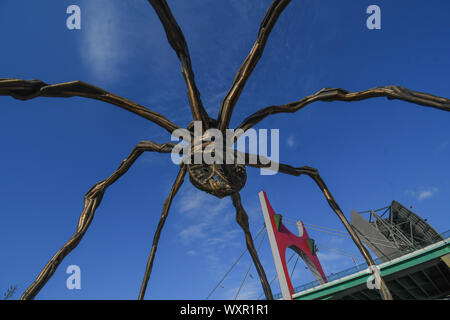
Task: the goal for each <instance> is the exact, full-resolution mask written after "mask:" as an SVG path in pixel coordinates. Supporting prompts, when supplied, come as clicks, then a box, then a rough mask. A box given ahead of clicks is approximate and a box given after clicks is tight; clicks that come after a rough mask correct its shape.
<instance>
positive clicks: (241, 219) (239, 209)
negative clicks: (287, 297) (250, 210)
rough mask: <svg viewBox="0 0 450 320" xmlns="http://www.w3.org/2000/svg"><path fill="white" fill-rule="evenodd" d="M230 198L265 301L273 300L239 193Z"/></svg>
mask: <svg viewBox="0 0 450 320" xmlns="http://www.w3.org/2000/svg"><path fill="white" fill-rule="evenodd" d="M230 197H231V200H233V205H234V207H235V208H236V222H237V223H238V224H239V225H240V226H241V228H242V230H243V231H244V234H245V242H246V243H247V250H248V252H249V253H250V255H251V257H252V260H253V263H254V264H255V267H256V270H257V271H258V275H259V279H260V281H261V284H262V287H263V290H264V293H265V295H266V299H267V300H273V295H272V289H271V288H270V284H269V282H268V281H267V276H266V273H265V271H264V268H263V266H262V264H261V261H259V258H258V253H257V252H256V249H255V244H254V243H253V238H252V235H251V233H250V226H249V224H248V215H247V212H245V209H244V207H243V206H242V202H241V196H240V194H239V192H235V193H233V194H232V195H231V196H230Z"/></svg>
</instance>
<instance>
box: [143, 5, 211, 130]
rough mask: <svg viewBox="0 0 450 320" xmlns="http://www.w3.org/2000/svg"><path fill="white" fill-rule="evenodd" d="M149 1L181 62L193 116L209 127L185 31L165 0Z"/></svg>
mask: <svg viewBox="0 0 450 320" xmlns="http://www.w3.org/2000/svg"><path fill="white" fill-rule="evenodd" d="M148 2H149V3H150V4H151V5H152V6H153V9H154V10H155V11H156V14H157V15H158V17H159V20H160V21H161V23H162V25H163V27H164V30H165V32H166V36H167V40H168V41H169V43H170V45H171V46H172V48H173V50H174V51H175V53H176V54H177V57H178V59H179V60H180V62H181V72H182V74H183V77H184V81H185V82H186V86H187V90H188V92H187V96H188V99H189V105H190V106H191V112H192V116H193V118H194V120H201V121H202V123H203V125H204V126H206V129H207V128H208V126H209V125H208V123H209V116H208V114H207V112H206V110H205V108H204V107H203V103H202V100H201V99H200V92H199V91H198V89H197V85H196V84H195V79H194V71H193V70H192V64H191V57H190V55H189V48H188V45H187V43H186V39H185V38H184V35H183V32H182V31H181V28H180V26H179V25H178V24H177V21H176V20H175V18H174V16H173V15H172V12H171V11H170V8H169V6H168V4H167V2H166V1H165V0H148Z"/></svg>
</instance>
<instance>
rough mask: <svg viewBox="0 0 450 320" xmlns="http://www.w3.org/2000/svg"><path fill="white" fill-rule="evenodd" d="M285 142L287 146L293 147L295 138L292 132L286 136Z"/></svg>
mask: <svg viewBox="0 0 450 320" xmlns="http://www.w3.org/2000/svg"><path fill="white" fill-rule="evenodd" d="M286 143H287V145H288V147H289V148H293V147H294V145H295V139H294V135H293V134H291V135H290V136H289V137H288V138H287V141H286Z"/></svg>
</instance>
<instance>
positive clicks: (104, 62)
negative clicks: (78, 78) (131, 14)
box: [80, 0, 129, 83]
mask: <svg viewBox="0 0 450 320" xmlns="http://www.w3.org/2000/svg"><path fill="white" fill-rule="evenodd" d="M119 13H120V8H118V3H117V2H115V1H110V0H96V1H85V2H84V4H83V5H82V7H81V14H82V40H81V41H82V45H81V49H80V51H81V56H82V59H83V62H84V64H85V65H86V66H87V68H88V69H89V70H90V72H91V74H92V77H93V78H95V79H96V80H97V81H101V82H103V83H110V82H115V81H116V80H117V79H118V77H119V74H120V70H119V65H120V63H121V62H123V61H125V60H126V59H127V58H129V51H128V50H127V45H126V43H127V40H126V35H125V32H124V31H123V30H122V28H121V24H120V20H119V18H120V15H119Z"/></svg>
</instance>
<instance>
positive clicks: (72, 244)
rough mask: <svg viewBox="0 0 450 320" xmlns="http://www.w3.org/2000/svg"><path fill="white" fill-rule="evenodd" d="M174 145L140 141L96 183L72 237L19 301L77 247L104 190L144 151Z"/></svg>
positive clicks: (33, 292) (30, 295) (34, 290)
mask: <svg viewBox="0 0 450 320" xmlns="http://www.w3.org/2000/svg"><path fill="white" fill-rule="evenodd" d="M173 146H174V144H173V143H165V144H157V143H155V142H152V141H141V142H139V143H138V145H137V146H136V147H135V148H134V149H133V150H132V151H131V153H130V155H129V156H128V157H127V158H126V159H125V160H123V161H122V163H121V164H120V166H119V167H118V168H117V170H116V171H114V173H113V174H112V175H111V176H110V177H109V178H107V179H105V180H102V181H100V182H98V183H96V184H95V185H94V186H93V187H92V188H91V189H90V190H89V191H88V192H87V193H86V195H85V196H84V208H83V211H82V213H81V215H80V218H79V220H78V225H77V229H76V231H75V233H74V234H73V235H72V237H71V238H70V239H69V240H68V241H67V242H66V243H65V244H64V246H63V247H62V248H61V249H59V251H58V252H57V253H56V254H55V255H54V256H53V257H52V258H51V259H50V261H49V262H48V263H47V264H46V265H45V267H44V268H43V269H42V271H41V273H40V274H39V275H38V277H37V278H36V280H34V282H33V283H32V284H31V285H30V286H29V287H28V289H27V290H26V291H25V292H24V293H23V294H22V297H21V298H20V299H21V300H28V299H34V297H35V296H36V295H37V294H38V293H39V291H40V290H41V289H42V287H43V286H44V285H45V284H46V283H47V281H48V280H49V279H50V278H51V276H52V275H53V274H54V273H55V271H56V268H57V267H58V266H59V265H60V264H61V262H62V261H63V259H64V258H65V257H66V256H67V255H68V254H69V253H70V252H71V251H72V250H73V249H75V248H76V247H77V245H78V243H79V242H80V241H81V239H82V238H83V236H84V234H85V233H86V231H87V229H88V228H89V225H90V224H91V222H92V220H93V218H94V214H95V210H96V209H97V207H98V206H99V205H100V202H101V201H102V198H103V195H104V193H105V191H106V189H107V188H108V187H109V186H110V185H112V184H113V183H114V182H116V181H117V180H118V179H119V178H120V177H121V176H122V175H123V174H125V173H126V172H127V171H128V169H129V168H130V167H131V165H132V164H133V163H134V162H135V161H136V160H137V158H139V156H140V155H141V154H142V153H144V152H145V151H154V152H160V153H170V152H171V151H172V148H173Z"/></svg>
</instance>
